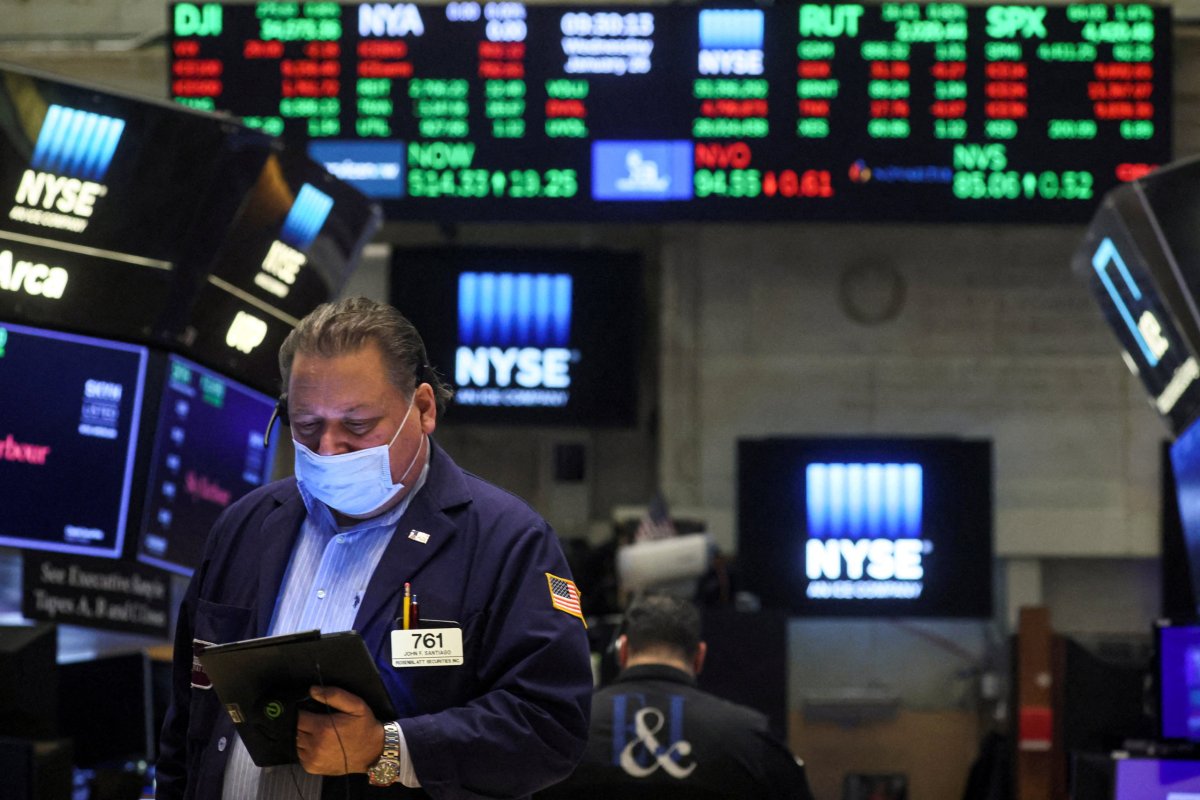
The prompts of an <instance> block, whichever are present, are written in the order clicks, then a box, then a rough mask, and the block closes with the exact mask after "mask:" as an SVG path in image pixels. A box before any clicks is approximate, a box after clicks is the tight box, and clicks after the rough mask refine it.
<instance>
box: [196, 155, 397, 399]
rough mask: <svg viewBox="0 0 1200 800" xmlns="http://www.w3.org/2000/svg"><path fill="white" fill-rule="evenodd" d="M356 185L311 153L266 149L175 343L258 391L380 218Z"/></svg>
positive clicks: (268, 384) (269, 385)
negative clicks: (303, 321) (290, 335)
mask: <svg viewBox="0 0 1200 800" xmlns="http://www.w3.org/2000/svg"><path fill="white" fill-rule="evenodd" d="M380 219H381V217H380V212H379V209H378V208H377V207H376V206H375V205H374V204H373V203H371V202H370V201H369V200H368V199H367V198H366V197H365V196H364V195H363V194H362V193H361V192H359V191H358V190H356V189H354V188H353V187H351V186H350V185H349V184H347V183H345V182H343V181H340V180H338V179H337V178H335V177H333V176H332V175H330V174H329V172H327V171H326V170H325V168H324V167H323V166H321V165H320V164H318V163H317V162H315V161H313V160H312V159H310V158H308V156H306V155H305V154H304V151H303V148H300V147H291V148H282V149H280V150H278V151H277V152H275V153H273V154H272V155H271V157H270V158H268V159H267V161H266V163H265V164H264V165H263V167H262V170H261V171H260V172H259V173H258V177H257V180H256V181H255V183H254V186H253V187H252V188H251V190H250V194H249V196H248V197H247V199H246V202H245V204H244V206H243V209H242V211H241V212H240V213H239V214H238V216H237V218H236V219H235V221H234V222H233V224H232V225H231V226H230V227H229V229H228V231H227V232H226V234H225V236H224V239H223V240H222V241H221V243H220V246H219V250H218V252H217V254H216V257H215V260H214V262H213V266H212V270H211V272H210V273H209V274H208V275H207V277H206V278H205V280H204V283H203V285H202V286H201V287H200V288H199V290H198V292H197V294H196V298H195V301H194V302H193V303H192V306H191V309H190V311H189V312H188V314H187V315H186V316H187V323H186V325H185V326H184V327H183V332H182V334H181V335H180V336H179V337H178V338H177V340H176V341H175V342H174V343H173V347H174V349H177V350H178V351H180V352H183V353H186V354H189V355H192V356H194V357H195V358H196V359H197V360H199V361H202V362H204V363H206V364H208V365H209V366H211V367H213V368H215V369H216V370H218V371H219V372H221V373H223V374H225V375H228V376H230V377H232V378H234V379H236V380H239V381H241V382H242V383H245V384H248V385H250V386H253V387H255V388H256V389H259V390H260V391H265V392H270V393H275V392H277V391H278V389H279V378H278V376H279V367H278V362H277V361H276V356H277V354H278V352H279V346H280V345H281V344H283V340H284V338H286V337H287V335H288V333H290V332H291V330H292V328H293V327H295V325H296V323H297V321H298V320H299V319H300V318H301V317H303V316H304V315H305V314H307V313H308V312H309V311H311V310H313V309H314V308H315V307H316V306H317V305H319V304H320V303H323V302H325V301H327V300H330V299H332V298H333V297H334V296H336V295H337V294H338V293H339V292H340V291H341V289H342V287H343V285H345V282H346V279H347V278H348V277H349V276H350V273H351V271H353V269H354V268H355V267H356V266H357V264H358V258H359V255H360V254H361V251H362V248H363V247H364V246H365V245H366V243H367V241H368V240H369V239H370V238H371V235H372V234H374V233H375V231H376V229H377V228H378V227H379V224H380Z"/></svg>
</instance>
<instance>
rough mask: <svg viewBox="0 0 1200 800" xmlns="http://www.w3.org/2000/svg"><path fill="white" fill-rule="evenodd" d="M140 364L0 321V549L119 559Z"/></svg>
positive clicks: (141, 360) (103, 346)
mask: <svg viewBox="0 0 1200 800" xmlns="http://www.w3.org/2000/svg"><path fill="white" fill-rule="evenodd" d="M147 356H148V354H147V350H146V348H144V347H141V346H137V345H131V344H124V343H121V342H114V341H108V340H102V339H94V338H90V337H86V336H76V335H73V334H67V333H59V332H55V331H48V330H41V329H37V328H30V327H26V326H24V325H14V324H11V323H7V322H0V508H3V509H4V513H3V514H0V544H4V545H9V546H12V547H25V548H33V549H40V550H58V551H61V552H69V553H81V554H84V555H92V556H107V557H112V558H115V557H119V556H120V555H121V552H122V547H123V545H124V541H125V531H126V524H127V521H128V516H129V513H130V499H131V493H132V486H131V484H132V475H133V469H134V461H135V455H136V450H137V438H138V429H139V424H140V422H141V413H142V394H143V384H144V382H145V373H146V361H147Z"/></svg>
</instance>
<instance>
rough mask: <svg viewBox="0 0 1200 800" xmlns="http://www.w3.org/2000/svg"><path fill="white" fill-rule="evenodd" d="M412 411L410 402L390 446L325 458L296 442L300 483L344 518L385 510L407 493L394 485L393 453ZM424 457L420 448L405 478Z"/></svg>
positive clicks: (294, 441)
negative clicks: (394, 499)
mask: <svg viewBox="0 0 1200 800" xmlns="http://www.w3.org/2000/svg"><path fill="white" fill-rule="evenodd" d="M415 399H416V394H415V393H414V395H413V400H415ZM412 409H413V401H412V400H410V401H409V402H408V411H406V412H405V413H404V419H403V420H401V421H400V427H399V428H397V429H396V433H395V435H394V436H392V440H391V441H390V442H388V443H387V444H381V445H377V446H375V447H368V448H366V449H364V450H355V451H354V452H351V453H338V454H337V455H332V456H323V455H320V454H318V453H314V452H313V451H312V450H309V449H308V448H307V447H305V446H304V445H303V444H301V443H300V442H297V441H296V440H295V439H293V440H292V443H293V444H294V445H295V446H296V465H295V468H296V480H297V481H299V483H300V485H301V486H303V487H304V489H305V491H307V492H308V493H309V494H311V495H312V496H313V497H315V498H317V499H318V500H320V501H321V502H322V503H324V504H325V505H327V506H329V507H330V508H332V509H333V510H335V511H340V512H342V513H343V514H349V515H353V516H358V515H361V514H368V513H370V512H372V511H374V510H375V509H377V508H380V507H382V506H383V505H385V504H386V503H387V502H388V501H389V500H391V499H392V498H393V497H395V496H396V495H398V494H400V492H402V491H404V487H405V485H406V484H404V483H403V482H397V483H392V467H391V459H390V458H389V452H390V451H391V448H392V445H393V444H395V443H396V439H397V438H398V437H399V436H400V431H402V430H404V424H405V423H406V422H408V418H409V416H410V415H411V414H412ZM423 438H424V437H423V436H422V439H423ZM423 443H424V442H423V441H422V444H423ZM420 455H421V448H420V446H418V447H417V452H416V454H415V455H413V460H412V461H411V462H410V463H409V465H408V468H407V469H405V470H404V472H402V473H400V474H401V476H404V475H407V474H408V472H409V470H411V469H412V468H413V464H416V463H417V459H418V458H419V457H420Z"/></svg>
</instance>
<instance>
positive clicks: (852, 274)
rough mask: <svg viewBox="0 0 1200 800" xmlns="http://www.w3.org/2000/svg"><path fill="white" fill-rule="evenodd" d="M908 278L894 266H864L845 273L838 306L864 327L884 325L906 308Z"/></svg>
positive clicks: (867, 264) (844, 271) (848, 269)
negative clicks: (906, 281) (906, 279)
mask: <svg viewBox="0 0 1200 800" xmlns="http://www.w3.org/2000/svg"><path fill="white" fill-rule="evenodd" d="M905 290H906V284H905V282H904V276H903V275H901V274H900V272H899V271H898V270H897V269H896V268H895V267H894V266H892V265H891V264H881V263H878V262H870V263H861V264H856V265H853V266H850V267H847V268H846V269H845V270H843V271H842V277H841V279H840V281H839V282H838V303H839V305H840V306H841V308H842V311H843V312H844V313H845V315H846V316H847V317H849V318H850V319H852V320H854V321H855V322H857V323H859V324H860V325H880V324H882V323H884V322H890V321H891V320H893V319H895V318H896V317H897V316H898V315H899V314H900V310H901V309H902V308H904V298H905Z"/></svg>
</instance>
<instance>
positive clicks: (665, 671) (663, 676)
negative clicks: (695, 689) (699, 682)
mask: <svg viewBox="0 0 1200 800" xmlns="http://www.w3.org/2000/svg"><path fill="white" fill-rule="evenodd" d="M626 681H670V682H671V683H685V684H687V685H688V686H695V685H696V677H695V676H694V675H689V674H688V673H687V672H684V671H683V670H681V669H679V668H678V667H672V666H668V665H667V664H638V665H637V666H633V667H627V668H625V669H623V670H621V673H620V674H619V675H617V677H616V680H615V681H614V683H624V682H626Z"/></svg>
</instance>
